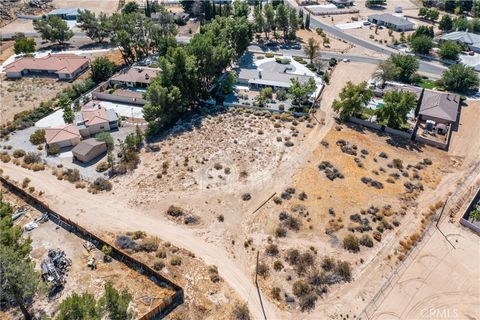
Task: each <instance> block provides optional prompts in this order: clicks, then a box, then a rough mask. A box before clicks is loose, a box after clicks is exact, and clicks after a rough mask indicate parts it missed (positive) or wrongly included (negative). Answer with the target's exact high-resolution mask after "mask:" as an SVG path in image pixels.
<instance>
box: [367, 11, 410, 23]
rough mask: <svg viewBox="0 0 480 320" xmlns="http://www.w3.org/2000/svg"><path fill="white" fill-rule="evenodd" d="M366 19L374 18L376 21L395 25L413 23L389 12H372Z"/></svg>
mask: <svg viewBox="0 0 480 320" xmlns="http://www.w3.org/2000/svg"><path fill="white" fill-rule="evenodd" d="M368 19H375V20H378V21H383V22H387V23H391V24H394V25H396V26H411V25H414V23H413V22H411V21H408V20H407V19H405V18H402V17H398V16H395V15H393V14H391V13H381V14H372V15H370V16H368Z"/></svg>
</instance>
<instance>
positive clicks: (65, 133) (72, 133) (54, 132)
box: [45, 124, 80, 144]
mask: <svg viewBox="0 0 480 320" xmlns="http://www.w3.org/2000/svg"><path fill="white" fill-rule="evenodd" d="M79 137H80V131H79V130H78V128H77V127H76V126H75V125H74V124H67V125H64V126H60V127H53V128H47V129H45V141H46V143H47V144H52V143H56V142H61V141H64V140H68V139H74V138H79Z"/></svg>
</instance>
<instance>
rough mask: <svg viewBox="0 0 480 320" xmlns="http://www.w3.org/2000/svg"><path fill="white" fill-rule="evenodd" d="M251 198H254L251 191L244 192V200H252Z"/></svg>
mask: <svg viewBox="0 0 480 320" xmlns="http://www.w3.org/2000/svg"><path fill="white" fill-rule="evenodd" d="M250 199H252V196H251V195H250V193H244V194H243V195H242V200H243V201H248V200H250Z"/></svg>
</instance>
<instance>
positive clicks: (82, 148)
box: [72, 138, 107, 163]
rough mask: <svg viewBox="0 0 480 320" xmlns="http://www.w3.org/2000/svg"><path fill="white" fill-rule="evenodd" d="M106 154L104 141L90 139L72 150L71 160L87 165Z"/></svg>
mask: <svg viewBox="0 0 480 320" xmlns="http://www.w3.org/2000/svg"><path fill="white" fill-rule="evenodd" d="M106 152H107V144H106V143H105V142H104V141H100V140H97V139H95V138H90V139H86V140H83V141H82V142H80V143H79V144H77V145H76V146H75V148H73V150H72V153H73V159H74V160H77V161H80V162H83V163H87V162H90V161H92V160H93V159H95V158H96V157H98V156H100V155H102V154H104V153H106Z"/></svg>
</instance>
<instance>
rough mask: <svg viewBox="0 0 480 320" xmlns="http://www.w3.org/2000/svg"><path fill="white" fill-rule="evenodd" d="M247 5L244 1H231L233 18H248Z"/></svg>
mask: <svg viewBox="0 0 480 320" xmlns="http://www.w3.org/2000/svg"><path fill="white" fill-rule="evenodd" d="M248 11H249V10H248V3H247V2H246V1H241V0H235V1H233V16H234V17H237V18H240V17H245V18H248Z"/></svg>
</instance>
